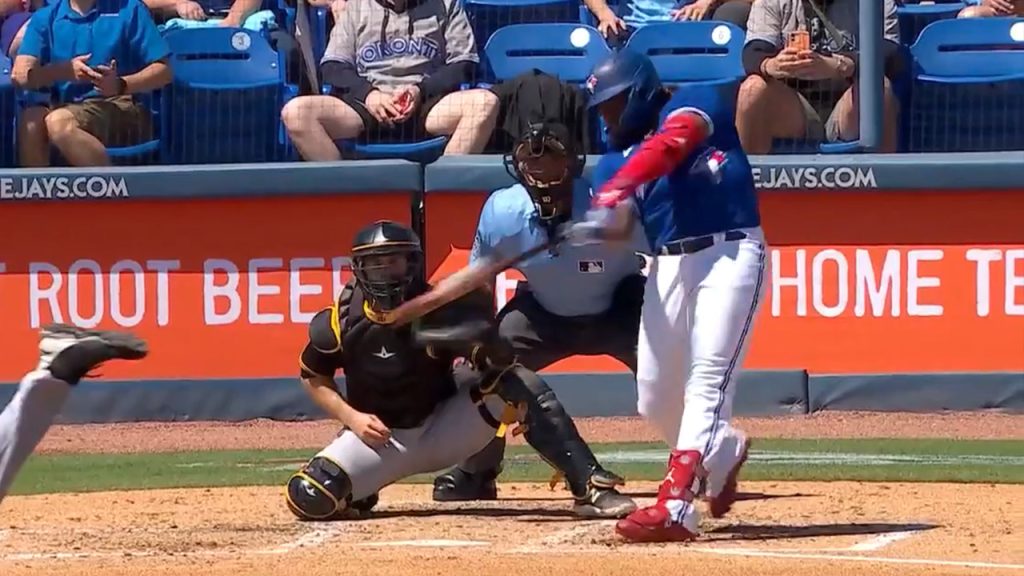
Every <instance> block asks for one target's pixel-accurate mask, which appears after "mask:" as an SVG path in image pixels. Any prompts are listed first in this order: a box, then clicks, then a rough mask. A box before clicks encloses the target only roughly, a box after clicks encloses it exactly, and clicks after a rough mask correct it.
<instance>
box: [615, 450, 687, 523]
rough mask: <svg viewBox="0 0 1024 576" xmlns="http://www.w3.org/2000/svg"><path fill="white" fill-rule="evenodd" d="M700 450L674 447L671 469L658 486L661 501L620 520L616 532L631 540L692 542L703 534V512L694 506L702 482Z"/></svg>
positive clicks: (669, 461) (669, 463) (670, 460)
mask: <svg viewBox="0 0 1024 576" xmlns="http://www.w3.org/2000/svg"><path fill="white" fill-rule="evenodd" d="M700 461H701V456H700V453H699V452H695V451H689V450H688V451H682V450H673V451H672V453H671V454H670V455H669V458H668V472H667V473H666V474H665V480H663V481H662V483H661V486H660V487H659V488H658V501H657V502H656V503H655V504H654V505H653V506H648V507H646V508H641V509H640V510H637V511H636V512H633V513H632V514H630V515H629V516H627V517H625V518H623V519H622V520H619V522H618V523H617V524H616V525H615V532H617V533H618V534H619V536H621V537H623V538H624V539H626V540H627V541H630V542H689V541H691V540H694V539H696V538H697V535H698V534H700V512H699V511H698V510H697V507H696V506H694V504H693V500H694V495H695V492H696V491H697V490H698V488H699V486H700V484H701V482H700V479H699V478H698V475H697V471H698V469H699V467H700Z"/></svg>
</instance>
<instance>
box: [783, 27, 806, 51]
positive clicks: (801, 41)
mask: <svg viewBox="0 0 1024 576" xmlns="http://www.w3.org/2000/svg"><path fill="white" fill-rule="evenodd" d="M786 48H793V49H795V50H810V49H811V35H810V34H809V33H808V32H807V30H794V31H793V32H790V33H789V38H787V40H786Z"/></svg>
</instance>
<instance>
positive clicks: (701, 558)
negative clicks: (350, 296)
mask: <svg viewBox="0 0 1024 576" xmlns="http://www.w3.org/2000/svg"><path fill="white" fill-rule="evenodd" d="M739 424H740V425H741V426H743V427H744V428H745V429H747V430H748V431H749V432H750V433H751V434H752V435H753V436H755V437H760V438H769V437H801V438H813V437H819V438H852V437H878V436H885V437H933V438H1015V439H1021V438H1024V416H1021V415H1005V414H995V413H992V414H989V413H973V414H969V415H965V414H945V415H898V414H825V415H815V416H810V417H808V416H801V417H792V418H775V419H742V420H740V421H739ZM580 427H581V431H582V432H583V434H584V436H586V437H587V438H588V439H590V440H592V441H629V440H654V439H655V438H654V436H653V434H652V433H651V431H650V430H649V429H648V428H646V426H645V425H643V424H642V423H641V422H640V421H639V420H637V419H591V420H583V421H581V423H580ZM336 432H337V427H336V425H335V424H333V423H329V422H307V423H275V422H267V421H260V422H251V423H244V424H217V423H187V424H132V425H118V426H113V427H111V426H71V427H68V426H64V427H58V428H56V429H54V430H53V431H52V433H51V435H50V436H49V437H48V438H47V440H46V441H45V443H44V446H43V448H44V451H47V452H51V453H52V452H95V451H97V448H98V447H99V448H100V449H102V451H104V452H146V451H168V450H200V449H215V448H219V449H242V448H299V447H320V446H321V445H323V444H325V443H326V442H328V441H329V440H330V439H331V438H332V437H333V436H334V434H336ZM654 488H655V486H654V484H652V483H649V482H647V483H644V482H640V483H630V485H629V486H627V489H628V490H627V491H628V492H630V493H631V494H633V495H635V496H636V497H637V498H638V500H639V501H640V502H641V503H645V502H648V501H650V500H651V498H652V495H653V491H654ZM741 489H742V491H743V494H742V501H741V502H739V503H738V504H737V506H736V507H735V509H734V511H733V513H732V514H731V515H730V516H729V517H728V518H726V519H723V520H717V521H706V522H705V530H706V533H705V535H704V536H703V537H702V538H701V539H700V541H698V542H696V543H694V544H690V545H664V546H663V545H650V546H638V545H626V544H623V543H621V542H619V541H618V540H617V539H616V538H615V537H614V534H613V532H612V527H611V525H610V523H608V522H592V521H587V522H583V521H577V520H575V519H574V518H572V517H571V516H569V514H568V506H569V502H568V499H567V497H568V493H566V492H564V491H561V490H559V491H549V490H548V489H547V487H546V486H543V487H542V486H538V485H529V484H502V486H501V489H500V494H499V497H500V499H499V501H498V502H495V503H487V504H472V505H438V504H434V503H433V502H430V498H429V486H424V485H399V486H393V487H390V488H388V489H386V490H385V491H384V492H383V494H382V499H381V504H380V506H379V507H378V509H377V514H376V515H375V517H374V518H372V519H370V520H365V521H359V522H333V523H299V522H296V521H294V520H293V518H292V517H291V515H290V514H289V513H288V512H287V511H286V509H285V507H284V505H283V496H282V492H281V489H280V488H236V489H229V488H217V489H193V490H153V491H138V492H106V493H93V494H60V495H41V496H18V497H10V498H8V499H7V500H6V501H5V502H4V504H3V508H2V509H0V574H2V575H4V576H22V575H24V576H27V575H30V574H31V575H33V576H35V575H38V574H61V576H99V575H104V576H106V575H111V576H113V575H125V576H128V575H132V576H135V575H139V574H142V575H145V576H207V575H210V576H229V575H230V576H240V575H241V576H247V575H253V576H263V575H267V576H270V575H275V576H276V575H282V576H288V575H295V576H316V575H321V574H322V575H324V576H329V575H343V574H358V575H359V576H376V575H381V576H384V575H387V576H426V575H438V576H442V575H443V576H456V575H462V574H474V573H475V574H480V575H483V574H491V573H493V574H503V573H509V572H512V573H515V574H523V575H526V576H530V575H533V574H544V575H545V576H563V575H564V576H569V575H572V576H577V575H584V574H594V575H611V576H633V575H636V576H647V575H662V574H664V575H666V576H667V575H672V576H679V575H681V574H700V575H705V574H714V575H715V576H762V575H764V576H792V575H794V574H805V573H813V574H815V576H824V575H828V576H831V575H837V576H839V575H842V576H847V575H849V576H880V575H900V576H918V575H922V576H923V575H929V576H931V575H936V574H943V575H944V574H1004V573H1005V574H1013V573H1024V539H1022V538H1021V534H1022V533H1024V506H1021V505H1020V503H1021V502H1024V486H1020V485H1014V486H1008V485H978V484H973V485H970V486H962V485H950V484H895V483H893V484H869V483H853V482H837V483H813V482H748V483H744V484H742V485H741Z"/></svg>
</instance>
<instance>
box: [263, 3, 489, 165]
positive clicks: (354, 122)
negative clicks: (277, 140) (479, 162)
mask: <svg viewBox="0 0 1024 576" xmlns="http://www.w3.org/2000/svg"><path fill="white" fill-rule="evenodd" d="M478 63H479V58H478V56H477V53H476V47H475V42H474V39H473V31H472V30H471V29H470V27H469V20H468V19H467V18H466V13H465V12H464V11H463V9H462V3H461V1H460V0H350V1H349V2H348V5H347V6H346V7H345V9H344V10H343V11H342V12H341V15H340V18H339V19H338V22H337V24H336V25H335V26H334V28H333V29H332V30H331V38H330V40H329V41H328V45H327V50H326V54H325V55H324V57H323V61H322V63H321V74H322V75H323V79H324V82H325V83H327V84H329V85H331V86H333V95H331V96H320V95H315V96H302V97H299V98H295V99H293V100H292V101H290V102H289V103H288V104H287V105H286V106H285V108H284V110H283V111H282V113H281V116H282V120H283V121H284V124H285V127H286V128H287V129H288V133H289V135H290V136H291V138H292V142H293V143H294V144H295V147H296V149H298V151H299V153H300V154H301V155H302V157H303V158H304V159H306V160H312V161H329V160H339V159H340V158H341V154H340V152H339V150H338V148H337V146H336V145H335V141H336V140H342V139H352V138H357V137H358V138H361V139H362V140H363V141H365V142H395V141H416V140H421V139H424V138H425V137H427V136H438V135H448V136H450V137H451V138H450V139H449V141H448V145H447V147H446V148H445V154H476V153H480V152H481V151H482V150H483V149H484V146H486V144H487V141H488V139H489V138H490V136H491V132H492V130H493V129H494V125H495V122H496V119H497V113H498V98H497V96H495V95H494V94H493V93H492V92H490V91H488V90H479V89H473V90H462V91H460V90H459V87H460V85H462V84H463V83H469V82H472V80H473V77H474V75H475V70H476V67H477V64H478Z"/></svg>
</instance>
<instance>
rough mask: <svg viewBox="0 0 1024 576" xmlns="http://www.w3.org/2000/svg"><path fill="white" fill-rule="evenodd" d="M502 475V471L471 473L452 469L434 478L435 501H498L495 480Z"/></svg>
mask: <svg viewBox="0 0 1024 576" xmlns="http://www.w3.org/2000/svg"><path fill="white" fill-rule="evenodd" d="M500 473H501V470H500V469H499V470H489V471H487V472H476V473H470V472H466V471H465V470H463V469H461V468H457V467H456V468H452V469H451V470H449V471H448V472H445V473H444V474H442V475H440V476H438V477H437V478H434V501H435V502H468V501H471V500H497V499H498V486H497V483H496V482H495V479H496V478H497V477H498V474H500Z"/></svg>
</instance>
